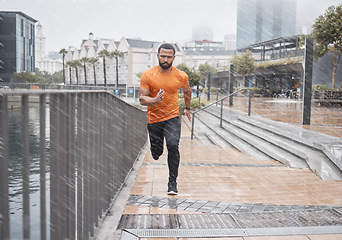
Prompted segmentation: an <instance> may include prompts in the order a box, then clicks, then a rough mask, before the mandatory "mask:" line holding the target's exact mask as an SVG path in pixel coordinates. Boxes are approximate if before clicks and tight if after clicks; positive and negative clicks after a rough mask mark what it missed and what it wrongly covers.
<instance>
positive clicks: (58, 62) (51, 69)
mask: <svg viewBox="0 0 342 240" xmlns="http://www.w3.org/2000/svg"><path fill="white" fill-rule="evenodd" d="M35 44H36V46H35V49H36V55H35V59H36V68H38V69H39V71H42V72H43V71H44V72H48V73H49V74H53V73H55V72H58V71H61V70H62V69H63V61H62V56H61V54H59V53H56V52H54V53H49V55H46V50H45V44H46V38H45V36H44V34H43V26H42V25H41V24H40V23H38V24H37V26H36V38H35Z"/></svg>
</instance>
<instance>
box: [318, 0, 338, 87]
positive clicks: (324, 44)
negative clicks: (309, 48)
mask: <svg viewBox="0 0 342 240" xmlns="http://www.w3.org/2000/svg"><path fill="white" fill-rule="evenodd" d="M341 26H342V4H340V5H338V6H330V7H329V8H328V9H327V10H326V12H325V13H324V14H323V15H320V16H318V18H316V20H315V23H314V24H313V26H312V38H313V39H314V41H315V45H314V56H315V59H317V58H319V57H323V56H325V55H327V56H328V58H329V60H330V62H331V64H332V65H333V75H332V88H333V89H334V88H335V76H336V70H337V67H338V64H339V61H340V58H341V52H342V27H341ZM330 52H332V54H331V55H330V54H328V53H330Z"/></svg>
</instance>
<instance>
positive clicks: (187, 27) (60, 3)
mask: <svg viewBox="0 0 342 240" xmlns="http://www.w3.org/2000/svg"><path fill="white" fill-rule="evenodd" d="M274 1H276V0H274ZM297 1H298V3H297V9H298V10H297V20H298V21H301V22H303V21H313V19H315V17H316V16H318V15H320V14H322V13H323V12H324V10H325V9H326V8H327V7H328V6H330V5H337V4H339V3H342V0H297ZM0 9H1V10H15V11H21V12H23V13H25V14H27V15H29V16H30V17H32V18H34V19H36V20H37V21H39V22H40V23H41V25H42V26H43V34H44V36H45V37H46V51H47V52H49V51H59V50H60V49H62V48H68V47H69V46H76V47H78V48H79V47H80V44H81V41H82V39H87V38H88V35H89V32H93V33H94V37H95V38H96V37H100V38H111V39H115V40H118V41H119V40H120V39H121V38H122V37H123V36H124V37H126V38H136V37H140V38H142V39H144V40H150V41H163V40H165V41H170V42H176V41H177V42H184V41H187V40H191V37H192V29H193V27H196V26H198V25H199V24H205V25H207V26H208V27H210V28H212V30H213V38H214V40H216V41H223V37H224V35H225V34H229V33H234V34H235V32H236V16H237V0H0Z"/></svg>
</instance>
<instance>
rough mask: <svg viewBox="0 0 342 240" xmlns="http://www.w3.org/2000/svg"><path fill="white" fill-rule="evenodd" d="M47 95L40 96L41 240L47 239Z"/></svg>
mask: <svg viewBox="0 0 342 240" xmlns="http://www.w3.org/2000/svg"><path fill="white" fill-rule="evenodd" d="M45 101H46V94H42V95H40V99H39V114H40V117H39V134H40V140H39V150H40V239H41V240H45V239H46V237H47V234H46V233H47V229H46V193H45V192H46V150H45V145H46V144H45V137H46V131H45V128H46V106H45Z"/></svg>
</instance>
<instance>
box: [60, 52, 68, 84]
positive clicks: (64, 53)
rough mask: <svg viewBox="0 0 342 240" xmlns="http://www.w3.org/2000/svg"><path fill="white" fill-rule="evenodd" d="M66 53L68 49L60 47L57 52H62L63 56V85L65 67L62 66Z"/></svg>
mask: <svg viewBox="0 0 342 240" xmlns="http://www.w3.org/2000/svg"><path fill="white" fill-rule="evenodd" d="M67 53H68V51H67V50H66V49H65V48H62V49H61V50H60V51H59V54H62V57H63V82H64V86H65V67H64V62H65V55H66V54H67Z"/></svg>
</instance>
